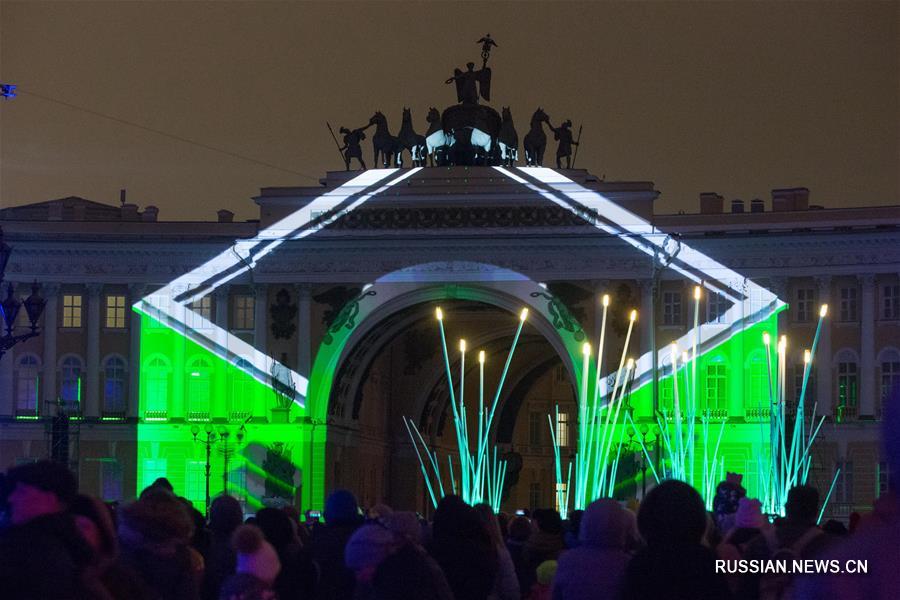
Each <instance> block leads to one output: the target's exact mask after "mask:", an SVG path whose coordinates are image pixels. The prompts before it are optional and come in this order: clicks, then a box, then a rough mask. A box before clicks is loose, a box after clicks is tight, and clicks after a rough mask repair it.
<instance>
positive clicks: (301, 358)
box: [296, 284, 312, 379]
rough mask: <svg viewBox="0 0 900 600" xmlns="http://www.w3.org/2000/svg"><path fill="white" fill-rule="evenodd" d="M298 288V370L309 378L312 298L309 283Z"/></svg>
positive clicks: (299, 285) (310, 368) (310, 367)
mask: <svg viewBox="0 0 900 600" xmlns="http://www.w3.org/2000/svg"><path fill="white" fill-rule="evenodd" d="M296 290H297V372H298V373H299V374H300V375H303V376H304V377H306V378H307V379H309V375H310V372H311V371H312V298H311V294H310V289H309V285H307V284H298V285H297V286H296Z"/></svg>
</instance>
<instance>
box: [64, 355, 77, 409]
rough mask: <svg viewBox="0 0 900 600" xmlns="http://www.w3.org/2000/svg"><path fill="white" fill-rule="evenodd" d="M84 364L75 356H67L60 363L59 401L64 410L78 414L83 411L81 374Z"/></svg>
mask: <svg viewBox="0 0 900 600" xmlns="http://www.w3.org/2000/svg"><path fill="white" fill-rule="evenodd" d="M82 369H83V363H82V362H81V359H80V358H79V357H77V356H74V355H69V356H66V357H65V358H63V359H62V362H60V369H59V375H60V377H59V379H60V382H59V383H60V385H59V399H60V401H61V402H62V406H63V409H64V410H67V411H71V412H78V411H79V410H80V409H81V373H82Z"/></svg>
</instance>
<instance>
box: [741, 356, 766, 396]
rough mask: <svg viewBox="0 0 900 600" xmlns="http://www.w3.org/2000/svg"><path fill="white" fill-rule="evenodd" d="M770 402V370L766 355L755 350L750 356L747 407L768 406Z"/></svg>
mask: <svg viewBox="0 0 900 600" xmlns="http://www.w3.org/2000/svg"><path fill="white" fill-rule="evenodd" d="M768 403H769V371H768V367H767V366H766V357H765V354H763V353H762V352H754V353H753V355H752V356H751V357H750V368H749V373H748V375H747V398H746V401H745V405H746V407H747V408H750V407H760V406H768Z"/></svg>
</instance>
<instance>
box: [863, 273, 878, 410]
mask: <svg viewBox="0 0 900 600" xmlns="http://www.w3.org/2000/svg"><path fill="white" fill-rule="evenodd" d="M859 282H860V287H861V291H862V293H861V294H860V296H861V298H860V299H861V301H862V302H861V306H860V320H859V326H860V327H859V415H860V416H861V417H868V418H873V417H874V416H875V393H876V390H875V275H861V276H860V277H859Z"/></svg>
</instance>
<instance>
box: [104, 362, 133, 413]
mask: <svg viewBox="0 0 900 600" xmlns="http://www.w3.org/2000/svg"><path fill="white" fill-rule="evenodd" d="M101 364H102V365H103V413H104V414H114V415H124V414H125V390H126V387H125V386H126V383H127V381H126V379H127V369H128V362H127V361H126V360H125V357H124V356H122V355H121V354H107V355H106V356H105V357H104V358H103V360H102V361H101Z"/></svg>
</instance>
